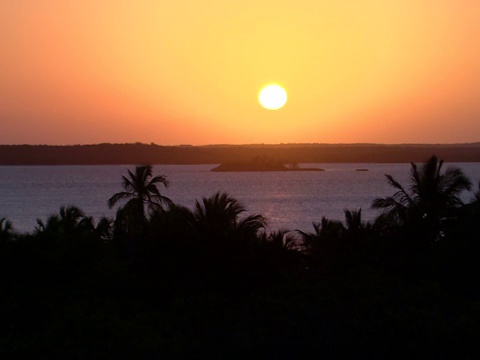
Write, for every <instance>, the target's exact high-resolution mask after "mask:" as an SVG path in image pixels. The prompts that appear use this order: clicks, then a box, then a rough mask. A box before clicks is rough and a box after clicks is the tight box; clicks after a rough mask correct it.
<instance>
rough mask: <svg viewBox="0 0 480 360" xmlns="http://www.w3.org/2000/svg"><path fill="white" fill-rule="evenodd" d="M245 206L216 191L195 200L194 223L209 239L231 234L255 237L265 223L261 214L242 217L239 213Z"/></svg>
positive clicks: (223, 237) (222, 237) (225, 236)
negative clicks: (209, 195) (211, 194)
mask: <svg viewBox="0 0 480 360" xmlns="http://www.w3.org/2000/svg"><path fill="white" fill-rule="evenodd" d="M243 212H245V208H244V207H243V206H242V205H241V204H240V203H239V202H238V201H237V200H236V199H234V198H233V197H231V196H230V195H228V194H226V193H221V192H217V193H216V194H214V195H213V196H211V197H210V198H205V197H203V198H202V202H199V201H198V200H197V201H196V202H195V208H194V211H193V215H194V219H195V224H196V227H197V230H198V231H199V233H200V234H201V235H203V236H205V237H207V238H210V239H212V240H213V239H216V240H220V239H225V238H229V237H231V236H234V237H237V236H241V237H243V238H250V239H252V238H255V237H256V236H257V233H258V231H259V230H260V229H262V228H264V227H265V225H266V220H265V218H264V217H263V216H262V215H249V216H246V217H244V218H242V219H240V218H239V216H240V214H242V213H243Z"/></svg>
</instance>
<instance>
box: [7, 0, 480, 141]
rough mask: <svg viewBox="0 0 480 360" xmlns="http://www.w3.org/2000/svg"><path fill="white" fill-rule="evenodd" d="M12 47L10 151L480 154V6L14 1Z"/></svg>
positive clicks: (410, 1)
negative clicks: (145, 146) (276, 96)
mask: <svg viewBox="0 0 480 360" xmlns="http://www.w3.org/2000/svg"><path fill="white" fill-rule="evenodd" d="M273 4H275V5H273ZM0 34H2V36H1V37H2V40H1V41H0V53H1V54H2V56H1V57H0V144H22V143H28V144H86V143H101V142H116V143H125V142H137V141H138V142H145V143H150V142H155V143H158V144H166V145H168V144H217V143H232V144H240V143H292V142H296V143H301V142H320V143H359V142H376V143H454V142H472V141H479V140H480V105H479V104H480V95H479V94H480V41H478V34H480V2H479V1H471V0H459V1H449V0H436V1H433V0H405V1H384V0H365V1H361V2H360V1H358V2H356V1H352V2H332V1H322V0H320V1H318V0H296V1H293V0H283V1H275V2H273V1H261V2H259V1H253V0H246V1H224V0H205V1H201V2H199V1H196V0H195V1H194V0H166V1H161V2H159V1H152V0H139V1H135V2H133V1H132V2H116V1H111V0H97V1H80V0H71V1H55V0H16V1H3V2H1V3H0ZM277 79H278V81H281V83H282V86H284V88H285V89H287V91H288V94H289V100H288V106H285V107H284V108H282V109H281V111H273V112H272V111H265V109H262V108H261V107H260V106H259V105H258V101H257V99H256V95H257V94H258V91H259V89H261V88H262V87H263V86H264V85H265V84H267V83H269V82H270V81H272V80H273V81H277Z"/></svg>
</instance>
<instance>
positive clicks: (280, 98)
mask: <svg viewBox="0 0 480 360" xmlns="http://www.w3.org/2000/svg"><path fill="white" fill-rule="evenodd" d="M258 101H259V102H260V105H262V106H263V107H264V108H265V109H267V110H278V109H280V108H281V107H283V106H284V105H285V103H286V102H287V92H286V91H285V89H284V88H283V87H281V86H280V85H277V84H270V85H267V86H265V87H264V88H262V90H260V92H259V93H258Z"/></svg>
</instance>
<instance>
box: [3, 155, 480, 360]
mask: <svg viewBox="0 0 480 360" xmlns="http://www.w3.org/2000/svg"><path fill="white" fill-rule="evenodd" d="M441 168H442V162H441V161H438V159H436V158H431V159H430V160H429V161H428V162H427V163H426V164H425V165H423V166H422V167H420V168H419V167H417V166H416V165H414V164H412V178H411V180H412V183H411V185H410V187H408V188H407V189H406V188H404V187H403V186H401V185H400V184H399V183H398V182H396V181H395V180H394V179H393V178H391V177H388V176H387V179H388V181H389V183H390V184H391V185H392V186H393V187H394V189H395V191H396V192H395V193H394V194H393V195H392V196H391V197H387V198H382V199H377V200H376V202H375V206H376V207H379V208H381V209H383V210H385V212H384V213H383V214H381V215H380V216H379V217H378V219H376V220H375V221H374V222H372V223H370V222H365V221H364V220H363V219H362V212H361V209H360V210H345V219H344V221H338V220H329V219H326V218H325V217H323V218H321V221H320V222H319V223H315V224H313V231H312V232H302V231H289V230H286V229H285V230H278V231H274V232H269V231H268V230H266V219H265V218H264V217H263V216H261V215H256V214H254V215H246V209H245V208H244V207H243V206H242V205H241V204H240V203H239V202H238V200H236V199H235V198H233V197H231V196H230V195H228V194H225V193H216V194H214V195H212V196H211V197H206V198H202V199H201V200H199V201H197V202H196V204H195V206H194V208H193V210H191V209H189V208H187V207H184V206H180V205H176V204H174V203H173V202H171V201H170V200H168V199H167V198H164V197H163V196H162V195H161V194H160V192H159V191H158V188H157V185H159V184H163V185H165V186H166V185H167V181H166V178H165V177H164V176H153V173H152V168H151V166H139V167H137V168H136V169H135V171H134V172H131V171H129V172H128V177H124V178H123V180H124V182H123V188H124V189H123V190H124V191H122V192H120V193H117V194H115V195H114V196H113V197H112V198H111V199H110V204H111V205H112V206H114V205H115V204H116V203H117V202H118V201H120V200H126V202H125V203H124V204H123V206H121V207H120V209H119V211H118V212H117V217H116V219H107V218H103V219H100V221H99V222H98V223H97V224H95V222H94V221H93V219H92V218H90V217H88V216H86V215H85V214H84V213H83V212H82V211H81V210H80V209H78V208H77V207H75V206H68V207H62V208H60V210H59V212H58V214H54V215H52V216H50V217H49V218H48V219H46V220H45V221H43V220H38V225H37V227H36V229H35V231H34V232H33V233H31V234H18V233H16V232H15V231H14V229H13V227H12V224H11V223H10V222H9V221H8V220H6V219H0V294H1V297H0V357H1V358H9V359H10V358H21V359H24V358H33V357H35V358H45V359H47V358H49V359H50V358H62V359H78V358H88V359H109V358H139V359H141V358H162V357H163V358H198V357H208V358H209V357H213V358H232V359H236V358H238V359H244V358H318V357H323V358H344V357H370V358H397V357H398V358H405V357H411V356H415V357H418V356H428V357H429V358H432V357H434V358H435V357H439V358H445V357H455V358H476V357H478V355H479V351H478V348H477V339H478V336H480V327H479V324H480V307H479V305H478V304H479V301H480V287H479V286H478V281H477V279H478V277H479V276H480V265H479V264H480V262H479V261H478V256H479V251H480V242H479V241H480V225H479V224H480V205H479V204H480V200H479V199H480V190H478V191H477V192H476V193H475V194H474V195H473V196H472V199H471V201H470V202H468V203H467V204H463V203H462V202H461V201H460V198H459V197H458V195H459V193H460V191H462V190H465V189H469V188H470V185H469V184H470V183H469V181H468V179H466V178H465V176H464V175H463V174H462V173H461V172H460V171H459V170H458V169H453V170H448V169H447V170H446V171H445V172H442V171H441Z"/></svg>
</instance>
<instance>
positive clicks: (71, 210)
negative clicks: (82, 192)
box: [35, 206, 94, 234]
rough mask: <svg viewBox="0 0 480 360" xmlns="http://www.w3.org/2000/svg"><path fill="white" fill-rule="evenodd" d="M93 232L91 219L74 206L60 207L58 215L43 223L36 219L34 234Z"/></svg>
mask: <svg viewBox="0 0 480 360" xmlns="http://www.w3.org/2000/svg"><path fill="white" fill-rule="evenodd" d="M93 230H94V226H93V219H92V218H91V217H89V216H86V215H85V213H84V212H83V211H82V210H81V209H79V208H78V207H76V206H62V207H60V210H59V212H58V214H54V215H51V216H49V217H48V219H47V221H46V222H45V223H44V222H43V221H42V220H40V219H37V226H36V228H35V232H36V233H37V234H39V233H43V232H49V233H56V234H80V233H83V232H90V231H93Z"/></svg>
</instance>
